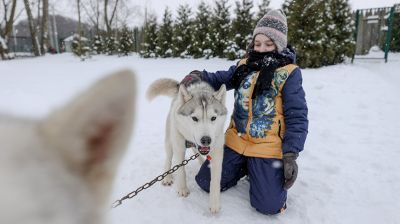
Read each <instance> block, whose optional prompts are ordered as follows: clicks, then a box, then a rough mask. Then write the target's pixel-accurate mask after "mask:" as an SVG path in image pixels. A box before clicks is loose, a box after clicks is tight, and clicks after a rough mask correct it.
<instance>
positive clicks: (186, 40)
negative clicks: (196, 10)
mask: <svg viewBox="0 0 400 224" xmlns="http://www.w3.org/2000/svg"><path fill="white" fill-rule="evenodd" d="M177 14H178V17H177V18H176V22H175V26H174V35H173V38H172V43H173V46H174V49H172V52H173V56H174V57H182V58H186V57H189V55H190V53H189V51H190V49H191V32H192V30H191V25H192V21H191V19H190V15H191V9H190V7H189V5H188V4H184V5H179V7H178V11H177Z"/></svg>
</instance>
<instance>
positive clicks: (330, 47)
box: [322, 0, 355, 65]
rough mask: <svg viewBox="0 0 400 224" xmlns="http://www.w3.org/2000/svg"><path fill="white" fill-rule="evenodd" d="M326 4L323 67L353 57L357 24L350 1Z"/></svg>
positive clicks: (337, 0) (333, 0)
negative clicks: (353, 17) (354, 34)
mask: <svg viewBox="0 0 400 224" xmlns="http://www.w3.org/2000/svg"><path fill="white" fill-rule="evenodd" d="M325 4H326V5H325V9H326V10H325V11H324V14H325V15H324V22H325V32H326V38H325V39H322V42H323V46H324V52H325V53H324V55H323V59H324V61H323V65H334V64H338V63H341V62H343V61H344V60H345V58H346V57H351V56H352V54H353V52H354V48H355V43H354V40H353V38H354V37H353V33H354V25H355V24H354V22H353V20H352V14H351V9H350V6H349V4H348V0H329V1H325Z"/></svg>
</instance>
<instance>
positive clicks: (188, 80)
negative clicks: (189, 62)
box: [180, 70, 203, 87]
mask: <svg viewBox="0 0 400 224" xmlns="http://www.w3.org/2000/svg"><path fill="white" fill-rule="evenodd" d="M200 81H203V73H202V72H201V71H198V70H194V71H192V72H190V73H189V74H188V75H187V76H185V78H183V79H182V81H181V83H180V84H181V85H185V87H188V86H190V85H192V84H194V83H197V82H200Z"/></svg>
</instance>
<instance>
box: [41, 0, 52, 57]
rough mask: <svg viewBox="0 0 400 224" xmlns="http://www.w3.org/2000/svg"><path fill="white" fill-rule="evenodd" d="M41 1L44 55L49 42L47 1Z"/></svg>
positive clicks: (42, 48) (42, 49) (42, 47)
mask: <svg viewBox="0 0 400 224" xmlns="http://www.w3.org/2000/svg"><path fill="white" fill-rule="evenodd" d="M42 1H43V9H42V10H43V11H42V45H41V51H42V54H46V52H47V51H48V48H49V46H50V42H49V0H42Z"/></svg>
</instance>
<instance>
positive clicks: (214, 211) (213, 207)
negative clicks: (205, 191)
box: [210, 205, 221, 215]
mask: <svg viewBox="0 0 400 224" xmlns="http://www.w3.org/2000/svg"><path fill="white" fill-rule="evenodd" d="M220 210H221V207H220V206H219V205H211V206H210V212H211V214H213V215H215V214H217V213H218V212H219V211H220Z"/></svg>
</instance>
